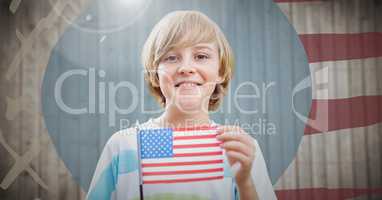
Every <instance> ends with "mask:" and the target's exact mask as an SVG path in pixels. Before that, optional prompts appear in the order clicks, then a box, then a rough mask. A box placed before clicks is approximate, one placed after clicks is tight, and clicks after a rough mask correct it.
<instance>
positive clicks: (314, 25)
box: [274, 0, 382, 200]
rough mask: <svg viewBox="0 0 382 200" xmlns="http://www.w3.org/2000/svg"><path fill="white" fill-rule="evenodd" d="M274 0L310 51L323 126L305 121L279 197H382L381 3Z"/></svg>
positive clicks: (314, 115)
mask: <svg viewBox="0 0 382 200" xmlns="http://www.w3.org/2000/svg"><path fill="white" fill-rule="evenodd" d="M274 2H275V3H276V4H277V5H278V6H279V8H280V9H281V10H282V11H283V13H284V14H285V15H286V17H287V18H288V20H289V22H290V23H291V24H292V26H293V27H294V28H295V30H296V31H297V34H298V35H299V37H300V40H301V42H302V44H303V46H304V48H305V51H306V54H307V57H308V61H309V65H310V66H309V67H310V70H311V77H312V92H313V94H312V95H313V96H312V97H313V102H312V108H311V112H310V119H315V120H316V122H317V124H318V127H316V129H315V128H312V127H310V126H309V125H307V126H306V129H305V136H304V137H303V139H302V142H301V144H300V147H299V150H298V153H297V155H296V157H295V159H294V160H293V162H292V163H291V165H290V166H289V167H288V168H287V170H286V171H285V172H284V174H283V175H282V176H281V177H280V178H279V180H278V181H277V183H276V184H275V186H274V188H275V190H276V193H277V196H278V198H279V199H336V200H337V199H380V198H382V165H381V144H382V143H381V142H382V141H381V134H382V127H381V122H382V96H381V95H382V82H381V78H380V76H381V72H382V68H381V67H382V66H381V61H382V60H381V56H382V26H381V22H382V13H381V12H380V11H381V9H380V8H381V2H380V1H379V2H378V1H356V0H351V1H346V0H331V1H324V0H275V1H274ZM378 10H379V12H378ZM374 19H375V20H376V21H374ZM317 129H319V130H317Z"/></svg>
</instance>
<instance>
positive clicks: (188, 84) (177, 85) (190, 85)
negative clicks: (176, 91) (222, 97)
mask: <svg viewBox="0 0 382 200" xmlns="http://www.w3.org/2000/svg"><path fill="white" fill-rule="evenodd" d="M180 85H185V86H189V87H192V86H200V85H201V84H199V83H189V82H186V83H178V84H176V85H175V87H179V86H180Z"/></svg>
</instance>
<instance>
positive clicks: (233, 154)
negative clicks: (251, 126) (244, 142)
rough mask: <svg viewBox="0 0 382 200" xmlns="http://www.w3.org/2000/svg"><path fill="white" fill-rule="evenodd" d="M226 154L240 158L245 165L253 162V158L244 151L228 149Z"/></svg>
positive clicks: (236, 158)
mask: <svg viewBox="0 0 382 200" xmlns="http://www.w3.org/2000/svg"><path fill="white" fill-rule="evenodd" d="M226 154H227V156H229V157H231V158H234V159H235V160H238V161H239V162H240V163H241V164H242V165H243V166H249V165H250V164H251V159H250V158H249V157H247V156H245V155H244V154H242V153H239V152H236V151H227V152H226Z"/></svg>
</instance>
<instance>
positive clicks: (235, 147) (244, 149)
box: [221, 141, 253, 157]
mask: <svg viewBox="0 0 382 200" xmlns="http://www.w3.org/2000/svg"><path fill="white" fill-rule="evenodd" d="M221 147H223V148H224V149H225V150H227V151H238V152H241V153H243V154H245V155H246V156H249V157H252V156H253V150H252V149H251V148H248V146H246V145H245V144H243V143H241V142H238V141H228V142H224V143H222V144H221Z"/></svg>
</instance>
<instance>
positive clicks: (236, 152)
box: [216, 126, 256, 187]
mask: <svg viewBox="0 0 382 200" xmlns="http://www.w3.org/2000/svg"><path fill="white" fill-rule="evenodd" d="M218 134H219V135H218V136H216V139H218V140H220V141H222V145H221V147H222V148H223V149H225V150H226V154H227V157H228V162H229V164H230V165H231V166H232V165H233V164H235V163H236V162H240V163H241V169H239V171H238V172H237V174H236V177H235V179H236V183H237V184H238V186H239V187H240V186H243V187H246V186H249V185H253V182H252V178H251V169H252V164H253V160H254V159H255V151H256V148H255V144H254V142H253V138H252V137H251V136H249V135H248V133H246V132H245V131H244V130H243V129H241V128H240V127H238V126H220V127H218Z"/></svg>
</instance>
